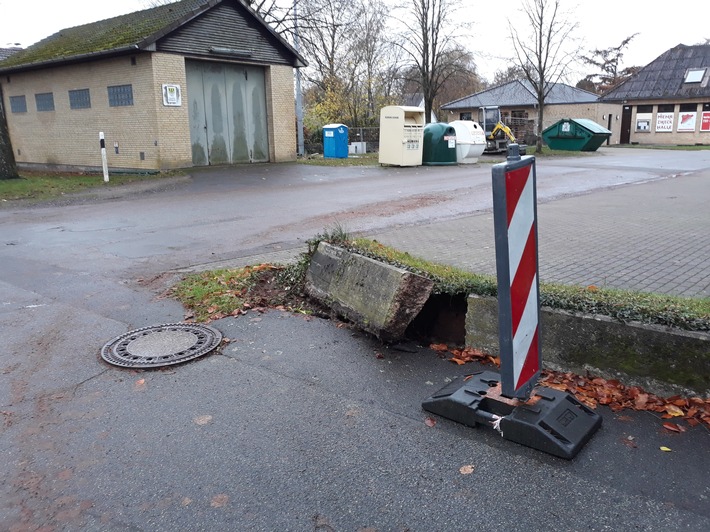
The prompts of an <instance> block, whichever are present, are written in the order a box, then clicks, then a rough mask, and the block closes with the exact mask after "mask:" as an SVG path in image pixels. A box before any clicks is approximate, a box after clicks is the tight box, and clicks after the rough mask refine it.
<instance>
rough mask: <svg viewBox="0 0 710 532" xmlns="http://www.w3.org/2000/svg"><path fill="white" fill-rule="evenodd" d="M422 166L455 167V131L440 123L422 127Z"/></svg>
mask: <svg viewBox="0 0 710 532" xmlns="http://www.w3.org/2000/svg"><path fill="white" fill-rule="evenodd" d="M422 164H425V165H429V166H445V165H456V164H457V163H456V130H455V129H454V128H453V126H450V125H449V124H443V123H441V122H439V123H436V124H427V125H426V126H424V141H423V145H422Z"/></svg>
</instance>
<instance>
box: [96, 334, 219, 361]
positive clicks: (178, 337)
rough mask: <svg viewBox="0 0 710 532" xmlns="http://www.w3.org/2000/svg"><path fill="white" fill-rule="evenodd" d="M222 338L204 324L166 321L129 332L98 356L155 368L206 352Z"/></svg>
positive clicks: (105, 347)
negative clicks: (162, 323) (164, 323)
mask: <svg viewBox="0 0 710 532" xmlns="http://www.w3.org/2000/svg"><path fill="white" fill-rule="evenodd" d="M221 341H222V333H220V332H219V331H218V330H217V329H213V328H212V327H208V326H207V325H199V324H192V323H169V324H166V325H153V326H152V327H143V328H142V329H135V330H133V331H129V332H127V333H125V334H122V335H121V336H118V337H116V338H114V339H113V340H111V341H110V342H108V343H107V344H106V345H104V346H103V347H102V348H101V358H103V359H104V360H105V361H106V362H108V363H109V364H113V365H114V366H121V367H124V368H157V367H161V366H170V365H172V364H180V363H181V362H187V361H188V360H192V359H193V358H197V357H201V356H202V355H206V354H207V353H209V352H210V351H212V350H213V349H215V348H216V347H217V346H219V344H220V342H221Z"/></svg>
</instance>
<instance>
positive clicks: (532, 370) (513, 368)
mask: <svg viewBox="0 0 710 532" xmlns="http://www.w3.org/2000/svg"><path fill="white" fill-rule="evenodd" d="M493 216H494V224H495V231H496V264H497V272H498V307H499V310H498V323H499V338H500V358H501V388H502V393H503V395H505V396H508V397H519V398H521V397H528V396H529V395H530V392H531V391H532V388H533V387H534V386H535V384H536V377H537V375H538V373H539V372H540V367H541V361H540V335H539V329H540V327H539V308H540V304H539V296H538V264H537V208H536V191H535V166H534V158H532V157H531V158H529V159H528V160H525V159H523V160H522V161H520V162H511V163H505V164H502V165H496V166H494V167H493Z"/></svg>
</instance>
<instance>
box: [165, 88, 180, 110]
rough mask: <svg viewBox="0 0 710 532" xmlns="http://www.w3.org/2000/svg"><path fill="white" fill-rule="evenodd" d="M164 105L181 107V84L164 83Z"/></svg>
mask: <svg viewBox="0 0 710 532" xmlns="http://www.w3.org/2000/svg"><path fill="white" fill-rule="evenodd" d="M163 105H166V106H168V107H180V106H181V105H182V91H181V90H180V85H176V84H174V83H163Z"/></svg>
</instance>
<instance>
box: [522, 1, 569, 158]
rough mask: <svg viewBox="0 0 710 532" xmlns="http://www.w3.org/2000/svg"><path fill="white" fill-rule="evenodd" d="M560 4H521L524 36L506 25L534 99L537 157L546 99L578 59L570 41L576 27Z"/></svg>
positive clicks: (548, 2)
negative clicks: (525, 28) (533, 92)
mask: <svg viewBox="0 0 710 532" xmlns="http://www.w3.org/2000/svg"><path fill="white" fill-rule="evenodd" d="M560 4H561V0H524V2H523V6H522V11H523V14H524V15H525V18H526V19H527V23H528V24H527V27H528V28H529V31H528V33H527V34H522V33H521V32H520V31H518V29H517V28H516V27H515V26H513V24H512V23H511V22H510V21H509V23H508V28H509V31H510V37H511V40H512V41H513V46H514V48H515V54H516V60H517V63H518V65H519V66H520V68H522V69H523V72H524V73H525V78H526V79H527V80H528V81H529V82H530V84H531V85H532V88H533V90H534V91H535V95H536V98H537V132H536V133H537V146H536V149H535V151H536V152H537V153H540V152H541V151H542V130H543V118H544V114H545V99H546V98H547V96H548V95H549V93H550V91H551V90H552V88H553V87H554V85H555V84H556V83H558V82H559V81H560V80H561V79H562V77H563V75H564V74H565V72H566V71H567V69H568V67H569V66H570V65H571V64H572V63H573V62H574V61H575V60H576V58H577V55H578V53H577V52H578V46H577V45H576V43H575V42H574V38H573V32H574V31H575V30H576V29H577V24H576V23H575V22H573V21H572V19H571V18H570V17H569V16H567V15H565V14H564V13H563V12H562V11H561V6H560Z"/></svg>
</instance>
